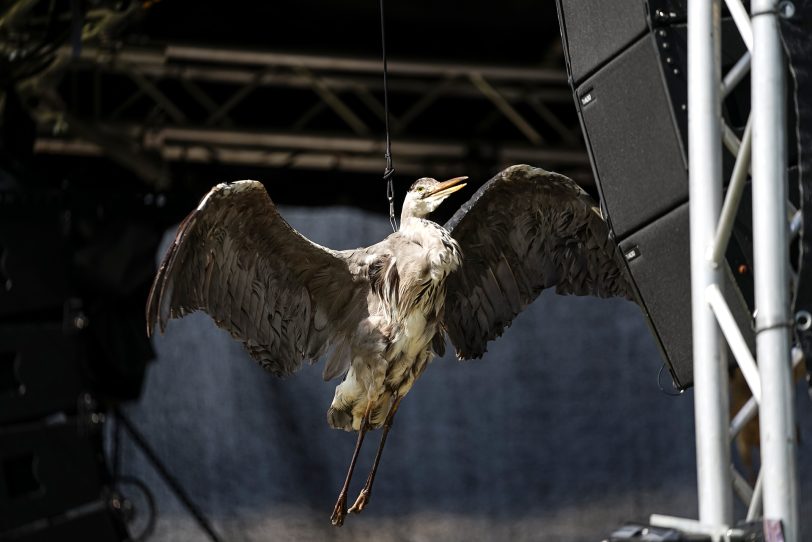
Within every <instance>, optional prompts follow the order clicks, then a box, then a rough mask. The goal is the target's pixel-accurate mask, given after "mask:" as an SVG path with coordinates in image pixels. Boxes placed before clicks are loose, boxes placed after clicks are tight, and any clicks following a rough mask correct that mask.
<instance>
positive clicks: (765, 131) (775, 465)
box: [751, 0, 799, 542]
mask: <svg viewBox="0 0 812 542" xmlns="http://www.w3.org/2000/svg"><path fill="white" fill-rule="evenodd" d="M776 4H777V2H775V1H774V0H753V1H752V4H751V6H752V13H753V17H752V19H753V35H754V40H753V60H752V74H751V77H752V80H751V81H752V85H751V87H752V97H751V101H752V113H751V115H752V117H753V151H752V152H753V165H752V171H753V201H755V202H758V204H757V205H754V206H753V256H754V264H753V272H754V278H755V290H756V354H757V359H758V363H759V372H760V374H761V385H762V396H761V397H762V399H761V405H760V414H759V419H760V422H761V423H760V426H761V468H762V471H763V479H764V482H763V483H764V486H763V491H764V495H763V499H764V517H765V519H780V520H781V521H782V523H783V527H784V540H786V541H787V542H798V541H799V529H798V502H797V495H798V489H797V478H796V473H797V470H796V459H795V453H796V441H795V430H794V428H795V420H794V412H793V408H792V404H793V401H792V399H793V393H792V392H793V390H792V374H791V373H792V371H791V362H790V334H789V329H790V325H791V324H790V307H789V291H788V290H789V268H788V265H787V262H788V261H789V253H788V247H787V228H788V220H787V216H788V215H787V206H786V205H787V204H786V201H787V188H786V185H787V139H786V124H787V119H786V102H785V97H786V94H785V92H786V79H785V75H784V69H785V64H784V55H783V49H782V46H781V39H780V36H779V32H778V18H777V13H776V8H777V6H776Z"/></svg>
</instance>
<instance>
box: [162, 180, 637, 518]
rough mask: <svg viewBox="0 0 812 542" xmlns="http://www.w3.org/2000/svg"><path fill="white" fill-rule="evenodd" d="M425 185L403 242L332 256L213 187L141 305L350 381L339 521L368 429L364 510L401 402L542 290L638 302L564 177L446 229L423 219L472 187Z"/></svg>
mask: <svg viewBox="0 0 812 542" xmlns="http://www.w3.org/2000/svg"><path fill="white" fill-rule="evenodd" d="M465 179H466V178H465V177H457V178H454V179H451V180H449V181H445V182H438V181H436V180H434V179H430V178H422V179H419V180H417V181H416V182H415V183H414V184H413V185H412V186H411V188H410V189H409V191H408V193H407V195H406V198H405V200H404V203H403V209H402V213H401V224H400V228H399V229H398V231H396V232H394V233H392V234H391V235H389V236H388V237H387V238H385V239H384V240H382V241H381V242H379V243H377V244H374V245H372V246H369V247H362V248H358V249H355V250H342V251H336V250H331V249H329V248H327V247H323V246H320V245H318V244H316V243H313V242H312V241H310V240H308V239H307V238H306V237H304V236H302V235H301V234H299V233H298V232H297V231H296V230H294V229H293V228H292V227H291V226H290V225H289V224H288V223H287V222H285V220H284V219H283V218H282V216H281V215H280V214H279V212H278V210H277V209H276V207H275V205H274V204H273V202H272V201H271V199H270V197H269V196H268V193H267V192H266V191H265V188H264V187H263V186H262V184H260V183H259V182H256V181H238V182H234V183H230V184H219V185H217V186H216V187H214V188H213V189H212V190H211V191H210V192H209V193H208V194H207V195H206V196H205V197H204V198H203V200H202V201H201V202H200V205H199V206H198V207H197V209H195V210H194V211H192V213H191V214H190V215H189V216H188V217H187V218H186V219H185V220H184V221H183V222H182V223H181V224H180V226H179V228H178V232H177V235H176V237H175V240H174V243H173V244H172V245H171V247H170V248H169V250H168V252H167V254H166V256H165V257H164V260H163V263H162V264H161V266H160V268H159V270H158V273H157V276H156V278H155V281H154V284H153V286H152V290H151V292H150V295H149V299H148V301H147V314H146V316H147V333H148V334H150V335H151V334H152V333H153V331H154V330H155V328H156V327H158V328H160V330H161V331H163V330H164V329H165V327H166V325H167V322H168V321H169V320H170V319H171V318H180V317H182V316H184V315H186V314H188V313H191V312H194V311H198V310H202V311H204V312H206V313H207V314H209V315H210V316H211V317H212V318H213V319H214V321H215V323H216V324H217V325H218V326H220V327H222V328H224V329H226V330H227V331H228V332H229V333H230V334H231V335H232V336H233V337H234V338H235V339H237V340H239V341H240V342H241V343H242V344H243V345H244V346H245V348H246V350H247V351H248V353H249V354H250V355H251V357H253V358H254V359H255V360H256V361H257V362H259V364H260V365H261V366H262V367H264V368H265V369H267V370H269V371H270V372H272V373H274V374H276V375H287V374H291V373H293V372H295V371H296V370H297V369H298V368H299V367H301V365H302V362H303V361H305V360H307V361H309V362H315V361H317V360H319V359H321V358H323V359H324V378H325V380H331V379H333V378H337V377H342V381H341V383H340V384H339V385H338V386H337V388H336V391H335V397H334V399H333V401H332V404H331V405H330V408H329V410H328V412H327V421H328V423H329V424H330V426H331V427H334V428H339V429H344V430H347V431H357V432H358V438H357V442H356V446H355V451H354V453H353V455H352V460H351V461H350V467H349V471H348V473H347V477H346V479H345V481H344V485H343V487H342V489H341V492H340V493H339V498H338V501H337V502H336V505H335V508H334V510H333V514H332V517H331V520H332V523H333V524H334V525H337V526H340V525H341V524H343V522H344V519H345V516H346V514H347V512H348V510H347V493H348V491H349V484H350V480H351V478H352V473H353V470H354V468H355V462H356V459H357V456H358V452H359V450H360V448H361V445H362V443H363V440H364V436H365V434H366V433H367V431H368V430H370V429H373V428H381V427H382V428H383V431H382V435H381V441H380V445H379V447H378V451H377V453H376V456H375V460H374V463H373V466H372V469H371V471H370V473H369V476H368V477H367V480H366V482H365V484H364V486H363V488H362V490H361V492H360V494H359V496H358V498H357V499H356V500H355V502H354V504H353V505H352V507H350V509H349V512H361V511H362V510H363V509H364V507H365V506H366V505H367V503H368V502H369V499H370V495H371V491H372V484H373V482H374V479H375V473H376V472H377V469H378V464H379V461H380V458H381V453H382V451H383V447H384V444H385V442H386V436H387V434H388V432H389V429H390V428H391V426H392V421H393V419H394V417H395V413H396V412H397V409H398V406H399V404H400V401H401V400H402V399H403V397H404V396H405V395H406V394H407V393H408V392H409V390H410V389H411V387H412V385H413V384H414V382H415V381H416V380H417V378H418V377H419V376H420V375H422V373H423V371H424V370H425V369H426V367H427V365H428V363H429V361H430V360H431V359H432V358H433V357H434V356H435V355H440V356H442V355H443V354H444V353H445V345H446V338H448V339H449V340H450V342H451V344H452V345H453V347H454V349H455V350H456V354H457V357H458V358H460V359H470V358H479V357H482V355H483V354H484V353H485V351H486V346H487V343H488V341H491V340H493V339H495V338H496V337H498V336H500V335H501V334H502V332H503V331H504V329H505V328H506V327H507V326H509V325H510V323H511V321H512V320H513V318H514V317H515V316H516V315H517V314H519V313H520V312H521V311H522V310H523V309H524V308H525V307H526V306H527V305H528V304H529V303H531V302H532V301H533V300H534V299H535V298H536V297H537V296H538V295H539V294H540V293H541V291H542V290H544V289H545V288H554V289H555V291H556V293H558V294H565V295H566V294H572V295H594V296H599V297H612V296H620V297H626V298H628V299H633V298H634V294H633V293H632V289H631V287H630V284H629V281H628V279H627V274H626V270H625V265H624V263H623V261H622V258H621V256H620V254H619V251H618V249H617V246H616V245H615V243H614V241H613V239H612V238H611V236H610V234H609V228H608V226H607V224H606V222H605V221H604V220H603V218H602V217H601V214H600V210H599V209H598V207H597V206H596V204H595V202H594V201H592V199H591V198H590V197H589V196H588V195H587V194H586V193H585V192H584V191H583V190H582V189H581V188H580V187H579V186H578V185H577V184H575V183H574V182H573V181H572V180H570V179H569V178H567V177H565V176H563V175H559V174H557V173H552V172H549V171H545V170H543V169H540V168H535V167H530V166H527V165H517V166H512V167H509V168H507V169H505V170H504V171H502V172H501V173H499V174H497V175H496V176H495V177H494V178H493V179H491V180H490V181H488V182H487V183H486V184H484V185H483V186H482V187H481V188H480V189H479V190H478V191H477V192H476V193H475V194H474V196H473V197H472V198H471V199H470V200H469V201H468V202H467V203H466V204H464V205H463V206H462V207H461V208H460V209H459V211H457V212H456V214H455V215H454V216H453V217H452V218H451V220H449V221H448V223H446V224H445V225H444V226H441V225H439V224H437V223H436V222H433V221H431V220H429V218H428V217H429V214H430V213H431V212H432V211H434V210H435V209H436V208H437V206H438V205H440V203H441V202H442V201H443V200H445V199H446V198H447V197H448V196H449V195H450V194H452V193H453V192H456V191H457V190H459V189H461V188H462V187H464V186H465V183H463V182H462V181H464V180H465Z"/></svg>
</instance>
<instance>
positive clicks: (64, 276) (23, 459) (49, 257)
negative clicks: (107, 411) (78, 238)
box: [0, 183, 126, 541]
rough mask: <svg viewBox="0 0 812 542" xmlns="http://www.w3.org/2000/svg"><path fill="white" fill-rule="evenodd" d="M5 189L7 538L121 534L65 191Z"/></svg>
mask: <svg viewBox="0 0 812 542" xmlns="http://www.w3.org/2000/svg"><path fill="white" fill-rule="evenodd" d="M4 184H5V185H6V186H4V188H5V189H3V190H0V538H3V539H9V540H26V541H33V540H82V539H84V540H89V539H90V538H87V536H88V535H92V539H93V540H121V539H123V538H124V537H125V534H126V533H125V532H124V530H123V526H122V523H121V521H119V519H118V518H117V516H116V515H114V514H113V513H112V510H111V506H110V503H111V502H113V501H112V500H111V499H110V498H109V497H110V495H111V492H110V491H109V489H108V488H109V482H110V480H109V474H108V472H107V469H106V468H105V462H104V458H103V453H102V446H101V428H102V423H103V421H104V414H103V412H102V411H101V410H100V409H99V407H98V405H97V404H96V400H95V399H94V396H93V395H92V394H91V393H90V390H91V385H90V383H89V382H88V374H89V373H88V362H87V359H88V358H87V355H86V351H87V348H86V344H87V341H86V337H85V336H84V333H85V330H86V328H87V326H88V324H89V322H88V319H87V316H86V315H85V313H84V312H83V308H82V306H81V302H80V300H79V298H77V297H76V291H75V289H74V287H73V285H72V277H71V269H72V261H71V253H70V252H69V251H68V248H67V247H68V245H69V242H68V239H67V237H66V228H65V223H64V221H65V219H66V216H65V212H64V210H62V209H60V203H61V202H60V201H59V200H58V198H54V197H48V196H44V195H42V194H41V193H40V194H39V195H33V194H32V193H29V192H26V191H21V190H18V189H13V188H12V189H9V188H11V186H10V183H4Z"/></svg>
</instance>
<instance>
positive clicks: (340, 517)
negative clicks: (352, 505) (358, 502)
mask: <svg viewBox="0 0 812 542" xmlns="http://www.w3.org/2000/svg"><path fill="white" fill-rule="evenodd" d="M345 517H347V494H346V493H344V492H341V495H339V496H338V501H337V502H336V506H335V508H333V515H332V516H330V522H331V523H332V524H333V525H335V526H336V527H341V526H342V525H344V518H345Z"/></svg>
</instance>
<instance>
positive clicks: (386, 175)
mask: <svg viewBox="0 0 812 542" xmlns="http://www.w3.org/2000/svg"><path fill="white" fill-rule="evenodd" d="M379 4H380V7H381V53H382V56H383V111H384V126H385V130H386V153H385V154H384V156H385V157H386V169H384V170H383V180H384V181H386V199H387V200H389V223H390V224H391V225H392V231H398V222H397V220H396V219H395V188H394V186H393V185H392V177H393V176H394V174H395V168H394V167H393V166H392V142H391V140H390V138H389V87H388V85H387V81H386V74H387V65H386V30H385V25H384V16H383V0H380V2H379Z"/></svg>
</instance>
